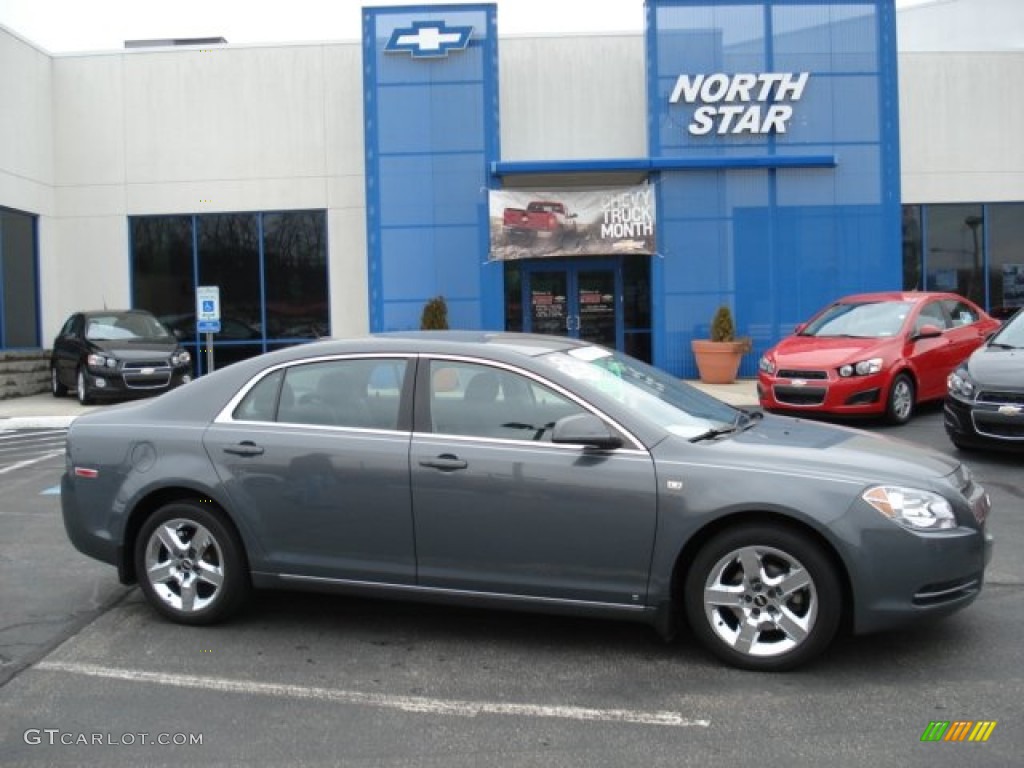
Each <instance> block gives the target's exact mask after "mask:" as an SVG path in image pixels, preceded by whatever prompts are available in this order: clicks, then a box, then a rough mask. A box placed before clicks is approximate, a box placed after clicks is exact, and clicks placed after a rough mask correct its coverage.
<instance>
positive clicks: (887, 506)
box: [861, 485, 956, 531]
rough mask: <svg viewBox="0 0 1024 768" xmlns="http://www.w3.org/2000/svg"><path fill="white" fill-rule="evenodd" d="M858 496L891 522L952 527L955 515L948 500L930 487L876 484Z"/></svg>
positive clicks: (926, 528)
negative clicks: (928, 489)
mask: <svg viewBox="0 0 1024 768" xmlns="http://www.w3.org/2000/svg"><path fill="white" fill-rule="evenodd" d="M861 498H862V499H864V501H866V502H867V503H868V504H870V505H871V506H872V507H874V508H875V509H876V510H878V511H879V512H881V513H882V514H883V515H885V516H886V517H887V518H889V519H890V520H892V521H893V522H896V523H899V524H900V525H903V526H905V527H907V528H913V529H914V530H919V531H937V530H942V529H944V528H956V516H955V515H954V514H953V508H952V507H951V506H950V504H949V502H948V501H946V500H945V499H944V498H942V497H941V496H939V495H938V494H937V493H932V492H931V491H922V490H920V489H918V488H903V487H901V486H893V485H876V486H874V487H873V488H868V489H867V490H866V491H864V493H863V494H861Z"/></svg>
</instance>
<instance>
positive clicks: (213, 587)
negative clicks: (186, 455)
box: [135, 501, 250, 624]
mask: <svg viewBox="0 0 1024 768" xmlns="http://www.w3.org/2000/svg"><path fill="white" fill-rule="evenodd" d="M135 573H136V575H137V576H138V579H139V585H140V586H141V587H142V591H143V593H144V594H145V595H146V598H147V599H148V600H149V602H150V603H151V604H152V605H153V607H154V608H156V610H157V611H159V612H160V613H162V614H163V615H164V616H166V617H167V618H169V619H171V620H172V621H176V622H178V623H180V624H213V623H215V622H218V621H221V620H223V619H225V618H227V617H228V616H229V615H231V614H232V613H234V612H235V611H236V610H238V609H239V608H240V607H241V606H242V604H243V603H244V602H245V599H246V597H247V596H248V594H249V591H250V585H249V575H248V573H247V572H246V566H245V557H244V555H243V553H242V545H241V542H240V541H239V539H238V536H237V535H236V534H235V533H234V531H233V530H231V528H229V527H228V526H227V525H226V524H225V523H224V522H223V521H222V519H221V517H220V515H219V514H217V513H216V512H214V511H213V510H211V509H206V508H205V507H204V506H201V505H200V504H199V503H198V502H195V501H177V502H172V503H170V504H167V505H165V506H163V507H161V508H160V509H159V510H157V511H156V512H155V513H154V514H153V515H152V516H151V517H150V518H149V519H148V520H147V521H146V522H145V524H144V525H143V526H142V530H141V531H139V537H138V539H137V540H136V542H135Z"/></svg>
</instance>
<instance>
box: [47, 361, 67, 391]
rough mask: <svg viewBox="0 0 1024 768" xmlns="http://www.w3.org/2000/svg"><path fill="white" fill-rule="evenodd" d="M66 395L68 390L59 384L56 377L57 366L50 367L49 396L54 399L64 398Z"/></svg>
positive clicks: (58, 377) (58, 379)
mask: <svg viewBox="0 0 1024 768" xmlns="http://www.w3.org/2000/svg"><path fill="white" fill-rule="evenodd" d="M67 393H68V388H67V387H65V386H64V385H63V384H61V383H60V376H58V375H57V366H56V365H51V366H50V394H52V395H53V396H54V397H64V396H65V395H67Z"/></svg>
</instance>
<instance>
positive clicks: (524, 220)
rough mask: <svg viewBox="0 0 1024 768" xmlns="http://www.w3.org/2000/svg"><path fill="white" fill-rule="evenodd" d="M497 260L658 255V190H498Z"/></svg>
mask: <svg viewBox="0 0 1024 768" xmlns="http://www.w3.org/2000/svg"><path fill="white" fill-rule="evenodd" d="M489 202H490V220H491V252H490V260H491V261H509V260H512V259H536V258H554V257H560V258H561V257H565V256H608V255H610V254H618V253H636V254H642V255H644V254H645V255H652V254H654V253H655V250H656V248H655V245H656V244H655V237H654V234H655V221H656V220H655V213H654V187H652V186H650V185H649V184H640V185H637V186H633V187H615V188H608V189H595V188H586V189H559V190H540V189H523V188H516V189H495V190H491V192H490V201H489Z"/></svg>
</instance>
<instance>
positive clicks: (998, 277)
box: [986, 203, 1024, 319]
mask: <svg viewBox="0 0 1024 768" xmlns="http://www.w3.org/2000/svg"><path fill="white" fill-rule="evenodd" d="M986 208H987V217H988V218H987V222H986V223H987V228H988V237H987V241H988V242H987V245H988V265H989V267H988V269H989V272H988V280H989V306H990V307H991V310H992V313H993V314H994V315H995V316H996V317H999V318H1000V319H1005V318H1007V317H1009V316H1010V315H1011V314H1012V313H1013V312H1014V310H1016V308H1017V307H1024V203H999V204H995V205H989V206H986Z"/></svg>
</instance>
